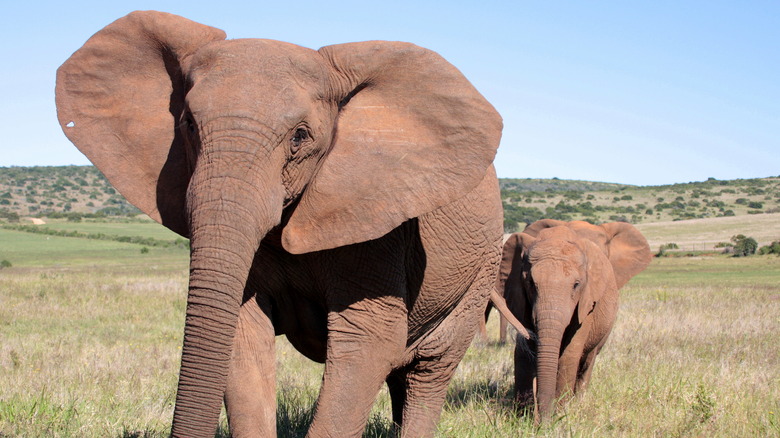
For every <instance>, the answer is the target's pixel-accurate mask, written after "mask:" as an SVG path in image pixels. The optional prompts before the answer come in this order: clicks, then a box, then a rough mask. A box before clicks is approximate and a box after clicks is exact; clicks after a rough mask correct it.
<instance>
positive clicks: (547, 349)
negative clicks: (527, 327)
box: [536, 306, 564, 421]
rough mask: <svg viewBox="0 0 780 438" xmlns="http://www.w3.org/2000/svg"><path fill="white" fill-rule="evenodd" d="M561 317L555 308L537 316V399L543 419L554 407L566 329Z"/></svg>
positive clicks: (547, 417) (547, 416)
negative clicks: (559, 360)
mask: <svg viewBox="0 0 780 438" xmlns="http://www.w3.org/2000/svg"><path fill="white" fill-rule="evenodd" d="M545 307H547V306H545ZM561 317H562V315H561V313H560V311H559V310H556V309H555V308H552V309H547V310H543V311H540V312H539V313H538V314H537V317H536V320H537V321H536V326H537V329H538V336H539V341H538V344H537V345H538V350H537V355H536V379H537V380H536V400H537V409H538V411H539V416H540V417H541V420H542V421H544V420H547V419H549V418H550V416H551V415H552V412H553V408H554V406H553V404H554V402H555V397H556V384H557V380H558V358H559V356H560V350H561V339H562V338H563V330H564V324H562V323H561V319H562V318H561Z"/></svg>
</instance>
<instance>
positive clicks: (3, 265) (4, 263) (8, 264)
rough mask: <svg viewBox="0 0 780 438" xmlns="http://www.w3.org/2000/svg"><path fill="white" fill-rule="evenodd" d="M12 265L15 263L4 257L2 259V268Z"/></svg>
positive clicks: (0, 263)
mask: <svg viewBox="0 0 780 438" xmlns="http://www.w3.org/2000/svg"><path fill="white" fill-rule="evenodd" d="M11 266H13V265H12V264H11V262H9V261H8V260H5V259H3V260H2V261H0V269H2V268H10V267H11Z"/></svg>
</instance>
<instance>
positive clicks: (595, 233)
mask: <svg viewBox="0 0 780 438" xmlns="http://www.w3.org/2000/svg"><path fill="white" fill-rule="evenodd" d="M651 258H652V254H651V252H650V247H649V246H648V244H647V241H646V240H645V238H644V236H642V234H641V233H640V232H639V231H638V230H637V229H636V228H634V227H633V226H632V225H630V224H627V223H622V222H613V223H608V224H603V225H598V226H597V225H591V224H589V223H587V222H582V221H573V222H562V221H557V220H551V219H545V220H541V221H537V222H534V223H533V224H531V225H529V226H528V227H526V229H525V230H524V231H523V232H522V233H515V234H512V235H511V236H510V237H509V239H508V240H507V241H506V243H505V244H504V254H503V259H502V261H501V267H500V272H499V276H498V280H497V289H498V291H499V293H503V295H504V297H505V299H506V302H507V305H508V307H509V309H510V310H511V311H512V313H513V314H514V315H515V316H516V317H517V319H518V320H520V322H521V323H522V324H523V325H524V326H525V327H528V328H529V330H532V331H534V332H535V333H536V335H537V338H536V339H535V340H534V339H532V340H531V341H530V342H529V344H530V346H527V345H526V344H525V343H524V342H522V340H521V339H520V338H518V344H517V346H516V347H515V398H516V401H517V403H518V407H519V408H520V409H523V408H532V407H533V406H534V396H536V409H537V414H538V418H540V419H542V420H545V419H547V418H549V417H550V415H551V413H552V411H553V409H554V406H553V405H554V402H555V401H556V400H561V401H564V400H566V399H567V398H568V397H569V396H571V395H573V394H575V393H577V392H579V391H582V390H583V389H585V388H586V387H587V386H588V383H589V381H590V377H591V373H592V372H593V363H594V360H595V359H596V355H597V354H598V353H599V351H601V348H602V347H603V346H604V343H605V342H606V340H607V336H609V333H610V331H611V330H612V326H613V324H614V322H615V317H616V315H617V310H618V290H619V289H620V288H621V287H623V285H625V284H626V283H627V282H628V280H630V279H631V277H633V276H634V275H636V274H638V273H639V272H641V271H642V270H644V269H645V268H646V267H647V265H648V264H649V263H650V260H651ZM529 347H530V348H529ZM534 353H535V354H534ZM534 378H536V379H537V381H536V394H534V386H533V383H534V382H533V380H534Z"/></svg>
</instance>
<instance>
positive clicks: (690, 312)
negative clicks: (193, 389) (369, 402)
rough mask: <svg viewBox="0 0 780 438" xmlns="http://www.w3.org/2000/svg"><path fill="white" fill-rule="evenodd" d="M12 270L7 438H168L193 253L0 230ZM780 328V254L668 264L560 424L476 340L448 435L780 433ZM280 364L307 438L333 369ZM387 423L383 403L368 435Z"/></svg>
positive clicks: (3, 351)
mask: <svg viewBox="0 0 780 438" xmlns="http://www.w3.org/2000/svg"><path fill="white" fill-rule="evenodd" d="M0 259H7V260H9V261H11V262H12V263H13V266H12V267H10V268H4V269H0V339H2V342H1V343H0V437H2V436H22V437H39V436H54V437H106V436H108V437H165V436H167V433H168V428H169V427H170V420H171V415H172V410H173V400H174V391H175V386H176V378H177V371H178V366H179V354H180V345H181V334H182V324H183V319H184V306H185V298H186V284H187V251H186V250H182V249H162V248H152V249H151V250H150V251H149V252H148V253H142V252H141V251H140V245H134V244H129V243H120V242H109V241H95V240H87V239H77V238H63V237H54V236H45V235H37V234H27V233H20V232H15V231H7V230H0ZM779 315H780V258H778V257H775V256H764V257H757V256H755V257H747V258H728V257H707V258H694V257H689V258H674V259H672V258H668V259H667V258H662V259H655V260H653V262H652V264H651V266H650V267H649V268H648V269H647V270H646V271H645V272H643V273H641V274H640V275H638V276H637V277H635V278H634V279H633V280H632V281H631V283H629V285H628V286H627V287H626V288H624V290H623V292H622V303H621V311H620V314H619V316H618V322H617V325H616V327H615V329H614V331H613V334H612V336H611V338H610V340H609V342H608V344H607V346H606V347H605V349H604V351H603V353H602V354H601V355H600V357H599V359H598V360H597V361H596V368H595V371H594V376H593V382H592V386H591V387H590V388H589V390H588V392H587V393H586V394H585V395H584V396H583V397H581V398H578V399H575V400H573V401H572V402H571V403H569V404H568V405H567V406H566V407H565V408H564V409H563V410H562V411H561V412H559V415H558V416H557V418H556V419H555V421H554V422H553V423H552V424H550V425H546V426H542V427H540V428H537V427H535V426H534V425H533V424H532V422H530V421H529V420H528V419H526V418H523V417H518V416H517V415H516V414H515V413H514V412H513V410H512V406H511V401H510V400H511V393H512V389H511V388H512V363H511V357H512V347H511V346H507V345H495V344H492V343H487V344H478V343H475V344H474V345H473V346H472V348H471V349H470V350H469V352H468V354H467V357H466V359H465V360H464V361H463V363H462V364H461V366H460V367H459V369H458V372H457V375H456V377H455V379H454V381H453V383H452V385H451V387H450V389H449V393H448V398H447V405H446V407H445V410H444V412H443V414H442V418H441V422H440V425H439V432H438V435H437V436H439V437H475V438H476V437H497V436H550V437H559V436H573V437H603V436H619V437H623V436H636V437H646V436H658V437H669V436H671V437H675V436H680V437H687V436H702V437H703V436H707V437H713V436H714V437H734V436H757V437H758V436H761V437H764V436H780V337H778V336H777V334H778V332H780V316H779ZM496 320H497V318H492V319H491V321H490V324H489V331H490V335H491V337H492V338H493V339H495V337H496V332H497V328H496V326H497V321H496ZM277 358H278V366H279V373H278V379H279V392H278V402H279V413H278V422H279V433H280V436H281V437H299V436H303V435H304V434H305V430H306V425H307V424H308V422H309V421H310V418H311V406H312V403H313V402H314V400H315V398H316V394H317V390H318V386H319V382H320V373H321V371H322V366H321V365H318V364H314V363H312V362H310V361H308V360H307V359H305V358H303V357H302V356H301V355H300V354H298V353H297V352H296V351H295V350H294V349H293V348H292V347H291V346H290V345H289V343H287V342H286V341H285V340H284V338H278V343H277ZM389 416H390V406H389V401H388V396H387V394H386V392H385V391H383V392H382V394H381V395H380V397H379V399H378V401H377V403H376V405H375V407H374V414H373V415H372V418H371V420H370V422H369V427H368V429H367V432H366V436H370V437H384V436H390V432H389V431H390V423H389V420H388V418H389ZM219 435H220V436H227V435H228V432H227V429H226V426H225V425H224V419H223V426H222V429H221V430H220V432H219Z"/></svg>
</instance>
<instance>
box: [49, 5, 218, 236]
mask: <svg viewBox="0 0 780 438" xmlns="http://www.w3.org/2000/svg"><path fill="white" fill-rule="evenodd" d="M223 39H225V33H224V32H222V31H221V30H219V29H215V28H212V27H208V26H204V25H201V24H198V23H195V22H193V21H190V20H187V19H185V18H182V17H178V16H175V15H171V14H165V13H161V12H154V11H146V12H133V13H131V14H130V15H127V16H126V17H123V18H120V19H119V20H117V21H115V22H113V23H111V24H109V25H108V26H106V27H105V28H104V29H102V30H101V31H99V32H98V33H96V34H95V35H94V36H92V38H90V39H89V40H88V41H87V42H86V43H85V44H84V46H83V47H82V48H81V49H79V50H78V51H76V53H74V54H73V55H72V56H71V57H70V58H69V59H68V60H67V61H66V62H65V63H64V64H63V65H62V66H61V67H60V68H59V69H58V70H57V86H56V101H57V117H58V119H59V122H60V126H61V127H62V129H63V131H64V132H65V135H67V136H68V138H69V139H70V140H71V141H72V142H73V143H74V144H75V145H76V147H78V148H79V150H81V151H82V152H83V153H84V154H85V155H86V156H87V157H88V158H89V159H90V161H92V162H93V163H94V164H95V165H96V166H97V167H98V169H100V171H101V172H103V174H104V175H105V176H106V178H108V180H109V181H110V182H111V184H112V185H113V186H114V187H116V188H117V189H118V190H119V191H120V192H121V193H122V195H124V196H125V198H127V200H128V201H130V202H131V203H133V204H134V205H136V206H137V207H138V208H140V209H141V210H142V211H143V212H144V213H146V214H148V215H149V216H151V217H152V218H153V219H155V220H157V221H158V222H161V223H162V224H163V225H165V226H167V227H168V228H170V229H172V230H173V231H176V232H177V233H179V234H182V235H187V234H188V230H187V225H186V222H185V219H184V197H185V192H186V190H187V185H188V181H189V171H188V166H187V164H186V156H185V151H184V148H183V145H182V140H181V138H180V136H179V130H178V129H176V125H177V123H178V117H179V115H180V114H181V112H182V108H183V105H184V92H185V90H184V80H183V76H182V73H181V68H180V64H181V62H182V60H183V59H184V58H186V57H187V56H188V55H190V54H192V53H193V52H195V51H196V50H197V49H198V48H200V47H202V46H203V45H205V44H208V43H209V42H211V41H217V40H223Z"/></svg>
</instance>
